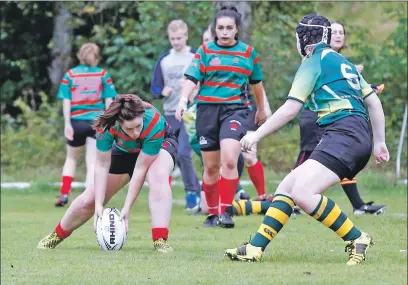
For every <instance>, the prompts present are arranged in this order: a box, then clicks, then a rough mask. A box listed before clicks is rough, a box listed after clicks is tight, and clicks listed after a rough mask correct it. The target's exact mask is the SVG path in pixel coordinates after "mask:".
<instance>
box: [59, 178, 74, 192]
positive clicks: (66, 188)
mask: <svg viewBox="0 0 408 285" xmlns="http://www.w3.org/2000/svg"><path fill="white" fill-rule="evenodd" d="M72 181H74V177H71V176H62V186H61V190H60V192H61V195H68V194H69V193H71V184H72Z"/></svg>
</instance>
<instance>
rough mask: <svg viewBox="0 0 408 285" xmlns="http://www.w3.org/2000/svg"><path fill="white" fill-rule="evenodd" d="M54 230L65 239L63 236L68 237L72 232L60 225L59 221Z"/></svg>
mask: <svg viewBox="0 0 408 285" xmlns="http://www.w3.org/2000/svg"><path fill="white" fill-rule="evenodd" d="M54 232H55V233H56V234H57V236H58V237H59V238H61V239H65V238H67V237H69V236H70V235H71V234H72V232H69V231H66V230H64V229H63V228H62V227H61V222H59V223H58V225H57V226H56V227H55V230H54Z"/></svg>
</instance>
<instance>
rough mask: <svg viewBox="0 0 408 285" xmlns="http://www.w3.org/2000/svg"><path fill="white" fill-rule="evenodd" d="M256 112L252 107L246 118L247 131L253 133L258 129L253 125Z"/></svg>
mask: <svg viewBox="0 0 408 285" xmlns="http://www.w3.org/2000/svg"><path fill="white" fill-rule="evenodd" d="M256 110H257V108H256V107H252V110H249V114H248V118H247V121H246V125H247V131H253V132H255V131H256V130H257V129H258V128H259V126H258V125H257V124H256V123H255V116H256Z"/></svg>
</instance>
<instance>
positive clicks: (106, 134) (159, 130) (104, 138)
mask: <svg viewBox="0 0 408 285" xmlns="http://www.w3.org/2000/svg"><path fill="white" fill-rule="evenodd" d="M166 125H167V123H166V119H165V118H164V117H163V116H162V115H161V114H160V112H159V111H158V110H157V109H156V108H154V107H151V108H146V109H145V113H144V115H143V129H142V132H141V133H140V136H139V138H138V139H136V140H134V139H132V138H131V137H129V136H128V135H127V134H126V133H125V132H124V131H123V130H122V128H121V127H120V124H119V123H118V122H116V124H115V125H114V126H113V127H111V128H110V129H106V128H104V129H101V128H100V129H97V130H96V147H97V149H98V150H99V151H103V152H106V151H109V150H111V149H112V145H114V146H115V147H117V148H118V149H119V150H121V151H123V152H128V153H139V152H140V151H143V152H144V153H145V154H148V155H157V154H158V153H159V151H160V149H161V147H162V144H163V141H164V133H165V129H166Z"/></svg>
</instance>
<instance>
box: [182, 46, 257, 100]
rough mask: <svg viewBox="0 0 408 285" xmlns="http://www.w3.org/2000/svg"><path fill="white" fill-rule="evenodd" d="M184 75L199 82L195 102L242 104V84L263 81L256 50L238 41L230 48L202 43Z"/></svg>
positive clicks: (243, 87) (243, 85)
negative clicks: (199, 85)
mask: <svg viewBox="0 0 408 285" xmlns="http://www.w3.org/2000/svg"><path fill="white" fill-rule="evenodd" d="M185 75H186V76H191V77H193V78H195V79H196V80H197V81H201V82H202V84H201V87H200V92H199V93H198V95H197V103H198V104H242V99H243V97H244V95H243V93H244V92H243V91H244V89H245V85H246V84H247V83H248V82H249V83H250V84H251V83H257V82H259V81H261V80H263V74H262V70H261V66H260V64H259V57H258V54H257V52H256V50H255V49H254V48H253V47H251V46H250V45H247V44H246V43H244V42H241V41H238V42H237V43H236V44H235V45H234V46H230V47H225V46H219V45H217V43H216V42H215V41H212V42H207V43H204V44H203V45H202V46H201V47H200V48H199V49H198V50H197V53H196V54H195V55H194V59H193V61H192V63H191V64H190V66H189V68H188V69H187V71H186V73H185Z"/></svg>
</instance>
